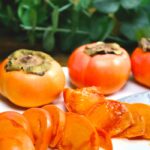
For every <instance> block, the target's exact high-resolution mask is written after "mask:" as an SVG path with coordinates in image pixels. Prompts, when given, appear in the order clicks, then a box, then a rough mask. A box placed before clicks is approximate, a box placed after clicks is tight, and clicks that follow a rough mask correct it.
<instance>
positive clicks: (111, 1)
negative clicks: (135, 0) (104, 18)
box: [93, 0, 120, 13]
mask: <svg viewBox="0 0 150 150" xmlns="http://www.w3.org/2000/svg"><path fill="white" fill-rule="evenodd" d="M93 5H94V7H95V8H96V9H97V10H98V11H100V12H103V13H115V12H116V11H117V10H118V9H119V6H120V2H119V1H118V0H94V1H93Z"/></svg>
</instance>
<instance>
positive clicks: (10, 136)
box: [0, 126, 35, 150]
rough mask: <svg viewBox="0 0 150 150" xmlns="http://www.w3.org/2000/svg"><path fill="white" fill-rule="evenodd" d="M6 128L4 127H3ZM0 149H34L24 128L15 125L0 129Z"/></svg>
mask: <svg viewBox="0 0 150 150" xmlns="http://www.w3.org/2000/svg"><path fill="white" fill-rule="evenodd" d="M5 129H6V128H5ZM0 149H1V150H35V148H34V145H33V142H32V139H31V138H30V136H28V135H27V133H26V131H25V130H22V129H21V128H16V127H13V126H12V127H10V126H9V128H7V130H1V131H0Z"/></svg>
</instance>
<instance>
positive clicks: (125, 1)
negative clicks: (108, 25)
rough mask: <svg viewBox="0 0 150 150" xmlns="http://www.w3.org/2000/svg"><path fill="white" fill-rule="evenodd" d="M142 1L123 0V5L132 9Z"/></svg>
mask: <svg viewBox="0 0 150 150" xmlns="http://www.w3.org/2000/svg"><path fill="white" fill-rule="evenodd" d="M141 2H142V0H121V5H122V7H124V8H125V9H132V8H136V7H137V6H139V5H140V3H141Z"/></svg>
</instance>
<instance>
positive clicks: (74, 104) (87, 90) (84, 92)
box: [63, 86, 105, 114]
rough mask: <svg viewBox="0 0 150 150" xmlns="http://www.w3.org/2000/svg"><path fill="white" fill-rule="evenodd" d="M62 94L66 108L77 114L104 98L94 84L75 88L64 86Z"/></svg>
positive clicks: (84, 111)
mask: <svg viewBox="0 0 150 150" xmlns="http://www.w3.org/2000/svg"><path fill="white" fill-rule="evenodd" d="M63 95H64V102H65V106H66V108H67V110H68V111H71V112H75V113H78V114H85V113H86V112H87V111H88V110H89V109H90V108H91V107H92V106H93V105H94V104H96V103H99V102H103V101H104V100H105V98H104V96H103V95H102V94H101V92H100V90H99V89H98V88H96V87H94V86H93V87H84V88H80V89H75V90H74V89H71V88H66V89H65V90H64V92H63Z"/></svg>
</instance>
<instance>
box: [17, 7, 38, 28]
mask: <svg viewBox="0 0 150 150" xmlns="http://www.w3.org/2000/svg"><path fill="white" fill-rule="evenodd" d="M18 15H19V17H20V20H21V21H22V23H23V24H24V25H27V26H33V27H35V26H36V23H37V13H36V11H35V10H34V9H33V8H30V7H28V6H26V5H21V6H20V7H19V10H18Z"/></svg>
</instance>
